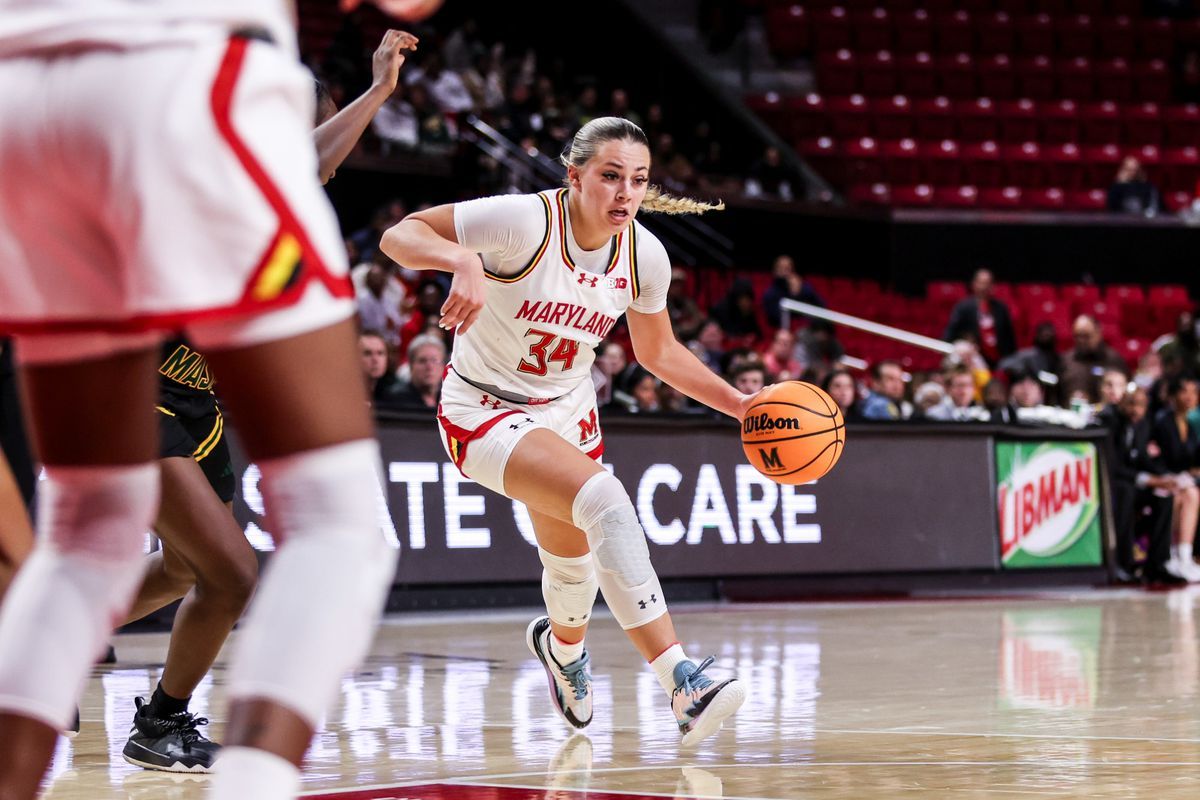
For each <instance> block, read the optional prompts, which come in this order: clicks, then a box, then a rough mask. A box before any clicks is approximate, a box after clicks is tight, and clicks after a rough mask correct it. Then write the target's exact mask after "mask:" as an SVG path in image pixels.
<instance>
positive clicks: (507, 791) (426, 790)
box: [302, 783, 670, 800]
mask: <svg viewBox="0 0 1200 800" xmlns="http://www.w3.org/2000/svg"><path fill="white" fill-rule="evenodd" d="M548 792H553V794H554V797H555V798H556V800H588V798H595V797H598V796H602V797H604V798H606V800H660V798H662V797H667V796H670V795H663V794H654V795H646V794H628V793H625V792H614V791H607V790H604V789H583V790H580V789H552V788H550V787H545V788H541V789H530V788H529V787H527V786H496V785H487V784H470V783H423V784H419V785H417V786H405V785H403V784H398V785H396V786H383V787H375V788H371V789H363V790H361V791H355V790H353V789H351V790H348V791H342V790H334V791H333V792H332V793H330V794H305V795H302V796H303V797H304V798H305V800H540V798H542V797H545V796H546V795H547V793H548Z"/></svg>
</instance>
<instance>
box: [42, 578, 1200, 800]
mask: <svg viewBox="0 0 1200 800" xmlns="http://www.w3.org/2000/svg"><path fill="white" fill-rule="evenodd" d="M1198 603H1200V591H1198V590H1188V589H1185V590H1181V591H1175V592H1171V593H1165V594H1147V593H1142V592H1139V591H1136V590H1121V591H1106V592H1086V593H1078V594H1055V595H1041V596H1034V597H1030V596H1026V597H1014V598H1007V599H1006V598H999V599H996V598H992V599H958V600H929V601H904V602H883V603H876V602H860V603H809V604H795V605H790V604H789V605H774V604H773V605H747V606H720V607H695V606H693V607H680V608H677V609H676V611H677V613H676V620H677V622H678V626H679V629H680V632H681V634H682V635H683V637H684V642H685V644H686V646H687V648H688V650H689V652H690V653H691V654H693V655H694V656H697V657H703V656H705V655H707V654H709V653H714V654H716V655H717V657H718V662H717V667H719V668H722V669H729V668H731V667H735V668H736V670H737V672H738V673H739V674H740V675H741V677H742V678H743V679H744V680H745V681H747V683H748V684H749V689H750V692H749V699H748V700H747V702H746V705H745V706H744V707H743V709H742V711H741V713H740V714H739V716H738V717H737V718H736V720H735V721H734V722H733V723H731V724H728V725H726V729H725V730H724V731H722V732H721V733H720V734H718V736H716V737H715V738H713V739H711V740H709V741H708V742H707V743H706V744H705V745H704V746H703V747H702V748H701V749H700V750H699V751H698V752H696V753H692V754H686V753H681V752H680V749H679V746H678V740H679V737H678V734H677V733H676V731H675V725H674V722H673V719H672V717H671V715H670V711H669V708H668V705H667V702H666V699H665V697H664V695H663V693H662V691H661V689H660V688H659V687H658V685H657V683H656V682H655V680H654V677H653V676H652V675H651V674H650V673H649V671H648V670H647V669H645V668H644V666H643V665H641V664H640V663H639V660H638V658H637V656H636V655H635V653H634V651H633V649H632V648H631V647H630V646H628V645H627V644H626V642H625V641H624V639H623V636H622V634H621V632H620V630H619V629H618V628H617V627H616V625H615V624H614V623H613V622H612V620H611V619H607V618H600V619H598V620H597V623H596V625H595V628H594V630H593V633H592V634H591V636H590V637H589V642H590V648H591V652H592V659H593V668H594V672H595V688H596V712H595V722H593V724H592V726H591V727H590V728H588V730H587V736H586V737H583V736H576V737H574V738H571V736H570V732H569V730H568V729H567V727H566V725H565V724H564V723H562V722H561V721H560V720H559V719H558V718H557V717H556V716H555V715H554V714H553V712H552V711H551V709H550V706H549V701H548V699H547V696H546V681H545V677H544V673H543V672H542V670H541V668H540V666H539V665H538V664H537V662H536V661H535V660H534V659H533V657H532V656H530V654H529V653H528V651H527V650H526V649H525V645H524V643H523V638H522V637H523V633H524V630H525V623H526V622H527V621H528V620H529V619H530V618H531V616H532V612H530V613H512V612H503V613H497V612H484V611H480V612H473V613H461V614H453V615H449V614H436V615H434V614H422V615H415V614H413V615H404V616H399V617H395V618H393V619H391V620H389V621H388V623H387V624H386V625H385V626H384V627H383V629H382V631H381V633H380V636H379V638H378V641H377V642H376V644H375V647H374V649H373V651H372V655H371V658H370V660H369V663H368V664H367V665H366V666H365V667H364V668H363V669H362V670H361V671H360V672H358V673H357V674H356V675H354V676H353V677H347V678H346V679H345V680H344V682H343V684H342V690H341V696H340V700H339V703H338V706H337V708H336V709H335V710H334V711H333V713H332V714H331V715H330V717H329V719H328V720H326V724H325V726H324V728H323V730H322V731H321V733H320V734H319V736H318V739H317V742H316V744H315V746H314V748H313V751H312V754H311V758H310V760H309V763H308V766H307V769H306V772H305V776H304V788H305V792H306V794H307V795H309V796H312V797H323V798H329V799H330V800H332V799H333V798H338V800H367V798H420V799H421V800H433V799H434V798H463V799H464V800H532V798H539V799H541V798H554V800H578V799H580V798H585V797H586V798H597V799H598V800H619V799H620V798H645V797H726V798H765V799H768V800H785V799H789V800H790V798H817V799H824V798H831V799H832V798H839V799H841V798H847V799H848V798H864V797H872V798H874V797H905V798H917V797H920V798H934V799H935V800H940V799H941V798H961V797H969V798H1016V797H1081V798H1082V797H1089V798H1154V800H1168V799H1169V798H1196V797H1198V796H1200V697H1198V692H1200V651H1198V644H1197V641H1198V640H1197V628H1196V625H1197V620H1198V618H1200V611H1198V610H1197V604H1198ZM165 643H166V639H165V637H164V636H162V635H158V634H155V635H146V634H142V635H126V636H121V637H119V638H118V639H117V642H116V646H117V652H118V655H119V657H120V659H121V661H120V663H118V664H117V665H115V666H113V667H105V668H98V669H97V670H96V671H95V673H94V676H93V678H92V680H91V682H90V683H89V685H88V689H87V694H86V697H85V699H84V703H83V731H82V733H81V735H80V736H79V737H78V738H77V739H75V740H74V741H73V742H68V741H66V740H62V742H61V745H60V748H59V751H58V754H57V757H56V760H55V763H54V767H53V770H52V772H53V774H52V777H51V780H50V782H49V788H48V791H47V794H46V797H48V798H53V800H74V798H88V800H108V799H109V798H122V799H123V800H124V799H126V798H128V800H142V799H143V798H145V799H146V800H149V799H150V798H166V799H167V800H191V799H192V798H200V797H202V796H203V787H204V784H205V779H204V778H202V777H187V778H172V777H171V776H166V775H163V774H162V773H151V772H143V771H141V770H138V769H135V768H133V767H130V766H128V765H127V764H125V763H124V762H123V761H122V760H121V757H120V752H121V748H122V747H123V745H124V742H125V736H126V733H127V731H128V728H129V720H130V714H131V712H132V710H133V697H134V696H135V695H138V694H143V695H146V694H149V692H150V690H151V689H152V688H153V686H154V683H155V681H156V679H157V665H158V662H159V659H161V657H162V654H163V652H164V650H165ZM714 672H715V674H720V673H719V672H716V670H714ZM224 676H225V672H224V668H223V665H219V666H218V668H217V669H216V670H215V671H214V675H213V677H212V678H211V679H210V680H209V681H208V682H206V684H205V685H204V686H203V687H202V688H201V690H200V692H199V693H198V694H197V697H196V699H195V701H194V702H193V710H195V711H198V712H201V713H205V714H206V715H211V716H213V717H214V718H217V719H219V718H221V717H222V716H223V714H224V708H225V704H224V697H223V681H224ZM213 734H214V736H215V738H218V739H219V737H220V734H221V726H220V725H219V724H214V725H213ZM248 800H249V799H248Z"/></svg>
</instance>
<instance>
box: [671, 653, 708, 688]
mask: <svg viewBox="0 0 1200 800" xmlns="http://www.w3.org/2000/svg"><path fill="white" fill-rule="evenodd" d="M714 661H716V658H715V657H714V656H709V657H708V658H706V659H704V660H703V661H701V662H700V666H698V667H696V669H695V670H694V671H693V672H691V673H690V674H688V675H684V676H683V680H682V681H680V682H679V685H678V686H676V687H675V692H676V693H679V692H683V693H685V694H691V693H692V692H694V691H696V690H698V689H707V688H708V687H709V686H712V685H713V679H712V678H710V677H708V676H707V675H703V674H701V673H703V672H704V670H706V669H708V668H709V667H711V666H712V664H713V662H714Z"/></svg>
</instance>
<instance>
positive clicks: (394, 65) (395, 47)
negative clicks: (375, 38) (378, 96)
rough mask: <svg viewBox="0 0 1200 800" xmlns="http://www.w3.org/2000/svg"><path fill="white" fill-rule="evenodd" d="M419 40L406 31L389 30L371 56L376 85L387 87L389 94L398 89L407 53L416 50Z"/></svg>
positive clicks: (372, 75) (372, 73)
mask: <svg viewBox="0 0 1200 800" xmlns="http://www.w3.org/2000/svg"><path fill="white" fill-rule="evenodd" d="M418 41H420V40H419V39H417V37H415V36H413V35H412V34H411V33H405V32H404V31H388V32H387V33H385V34H384V35H383V41H382V42H380V43H379V47H378V49H376V50H375V55H374V56H373V57H372V58H371V77H372V79H373V82H374V85H375V86H379V87H381V88H383V89H386V90H387V93H388V94H391V93H392V92H394V91H395V90H396V83H397V82H399V80H400V67H402V66H404V58H405V54H406V53H411V52H412V51H414V50H416V49H417V42H418Z"/></svg>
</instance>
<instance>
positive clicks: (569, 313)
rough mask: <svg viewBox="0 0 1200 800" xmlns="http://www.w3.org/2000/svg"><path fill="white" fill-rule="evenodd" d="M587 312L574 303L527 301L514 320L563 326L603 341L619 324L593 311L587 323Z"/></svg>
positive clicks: (522, 304) (523, 303)
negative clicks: (585, 317)
mask: <svg viewBox="0 0 1200 800" xmlns="http://www.w3.org/2000/svg"><path fill="white" fill-rule="evenodd" d="M587 312H588V310H587V309H586V308H584V307H583V306H580V305H576V304H574V303H552V302H550V301H548V300H546V301H543V300H533V301H530V300H525V301H523V302H522V303H521V308H520V310H519V311H517V315H516V316H515V317H514V319H523V320H528V321H529V322H544V323H546V324H548V325H562V326H563V327H565V328H574V329H575V330H577V331H583V332H584V333H590V334H593V335H595V336H599V337H600V338H601V339H603V338H604V337H605V336H607V335H608V332H609V331H610V330H612V326H613V325H616V324H617V321H616V320H615V319H613V318H612V317H610V316H608V315H607V314H601V313H600V312H599V311H593V312H592V314H591V316H589V317H587V321H586V322H585V321H584V316H585V315H586V314H587Z"/></svg>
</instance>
